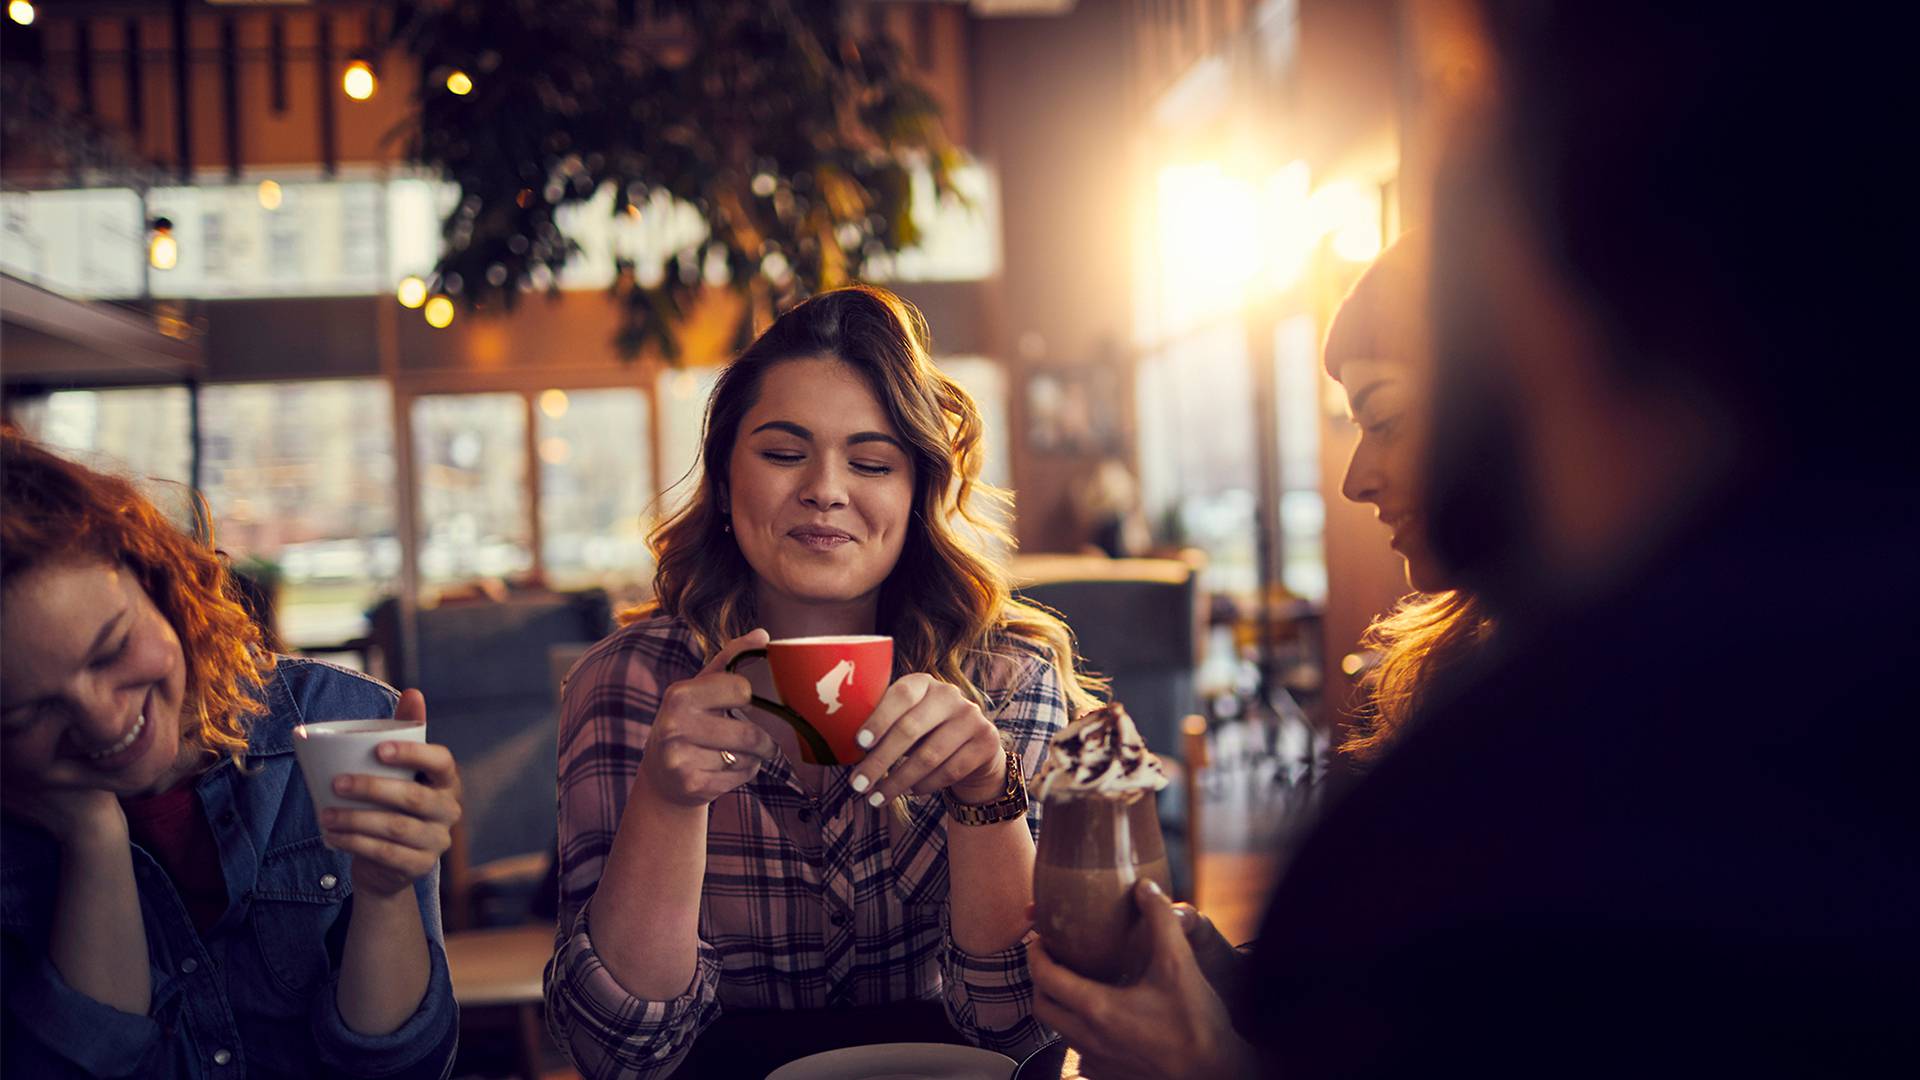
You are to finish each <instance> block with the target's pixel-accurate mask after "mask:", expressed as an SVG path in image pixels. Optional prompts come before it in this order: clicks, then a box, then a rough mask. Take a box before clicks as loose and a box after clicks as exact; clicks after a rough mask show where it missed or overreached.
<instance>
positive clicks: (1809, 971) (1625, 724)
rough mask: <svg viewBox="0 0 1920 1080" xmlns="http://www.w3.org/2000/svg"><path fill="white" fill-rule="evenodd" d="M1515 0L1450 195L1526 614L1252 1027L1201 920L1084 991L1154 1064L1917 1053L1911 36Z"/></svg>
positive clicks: (1464, 515)
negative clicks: (1900, 165) (1190, 942)
mask: <svg viewBox="0 0 1920 1080" xmlns="http://www.w3.org/2000/svg"><path fill="white" fill-rule="evenodd" d="M1481 7H1482V9H1483V14H1484V16H1485V21H1486V28H1487V31H1488V37H1489V41H1490V44H1491V55H1492V57H1493V59H1494V69H1495V70H1494V72H1493V76H1494V81H1495V83H1496V85H1497V87H1498V91H1497V100H1496V101H1495V102H1494V103H1493V104H1492V106H1491V107H1490V108H1489V109H1487V111H1486V114H1485V115H1484V116H1482V117H1480V118H1479V119H1480V123H1478V124H1477V125H1474V126H1472V127H1470V128H1468V129H1466V130H1464V131H1463V132H1462V134H1461V136H1460V137H1459V138H1458V139H1457V140H1456V141H1455V143H1454V145H1453V146H1452V147H1451V149H1450V156H1449V160H1448V163H1447V166H1446V168H1445V169H1444V170H1443V176H1442V180H1441V185H1440V190H1439V192H1438V193H1437V201H1436V209H1435V228H1434V231H1433V244H1432V247H1433V252H1434V260H1435V265H1434V267H1433V273H1432V281H1433V288H1434V305H1433V310H1434V334H1435V338H1436V353H1437V355H1436V358H1435V361H1436V379H1435V402H1434V416H1433V452H1432V458H1431V459H1432V461H1433V465H1432V467H1431V476H1430V477H1429V484H1428V488H1427V490H1428V494H1429V498H1430V519H1429V528H1430V536H1429V541H1430V543H1431V546H1432V548H1433V551H1434V554H1435V555H1436V557H1438V558H1439V559H1441V560H1443V561H1444V562H1445V563H1446V564H1447V565H1448V567H1449V568H1450V571H1451V573H1452V574H1453V575H1454V577H1455V579H1456V580H1458V581H1459V582H1461V583H1462V584H1463V585H1464V586H1465V587H1467V588H1470V589H1471V590H1473V592H1474V593H1475V595H1477V596H1479V597H1481V598H1482V599H1483V600H1484V601H1485V602H1486V605H1487V608H1488V612H1489V614H1490V616H1491V617H1492V618H1493V620H1494V625H1495V627H1496V630H1495V632H1494V634H1493V636H1492V638H1491V640H1490V641H1489V643H1488V647H1487V649H1486V650H1485V651H1484V652H1483V653H1482V654H1481V655H1480V657H1479V659H1478V660H1477V662H1476V663H1474V664H1472V665H1469V666H1468V667H1467V668H1466V669H1463V670H1461V671H1458V672H1455V673H1453V676H1452V677H1451V678H1450V679H1449V680H1448V683H1449V685H1444V686H1439V687H1436V688H1434V690H1433V692H1432V693H1431V694H1430V695H1428V696H1427V697H1426V698H1425V699H1424V702H1425V703H1424V705H1423V706H1422V708H1421V710H1420V715H1419V716H1418V717H1416V720H1417V722H1416V723H1414V724H1410V725H1408V727H1407V728H1406V730H1405V732H1404V734H1403V735H1402V737H1400V738H1399V739H1397V740H1396V741H1395V743H1394V745H1393V746H1392V748H1391V749H1390V750H1389V752H1388V753H1387V754H1385V755H1384V757H1383V758H1382V760H1380V761H1379V762H1378V764H1377V765H1376V766H1375V767H1374V769H1373V770H1372V772H1371V774H1370V775H1369V776H1368V777H1367V778H1366V779H1365V781H1364V782H1362V783H1360V784H1359V785H1357V786H1356V787H1355V788H1354V789H1353V790H1352V791H1351V792H1350V793H1349V794H1348V795H1347V797H1345V798H1344V799H1342V800H1340V801H1339V802H1338V803H1337V804H1335V805H1333V806H1332V807H1330V808H1329V810H1328V812H1327V814H1326V816H1325V817H1324V818H1323V820H1322V821H1321V822H1320V824H1319V826H1318V827H1317V828H1316V830H1315V832H1314V833H1313V835H1312V836H1311V837H1310V838H1309V839H1308V840H1307V841H1306V842H1305V844H1304V846H1303V847H1302V849H1301V850H1300V852H1299V854H1298V856H1297V857H1296V859H1295V860H1294V861H1293V863H1292V864H1291V865H1290V866H1289V868H1288V870H1287V872H1286V874H1285V876H1284V878H1283V880H1282V881H1281V882H1280V884H1279V886H1278V889H1277V892H1276V894H1275V896H1274V900H1273V904H1272V907H1271V909H1270V911H1269V914H1268V917H1267V920H1266V923H1265V926H1264V928H1263V930H1262V933H1261V936H1260V941H1259V947H1258V949H1257V950H1256V951H1255V954H1254V959H1253V961H1252V970H1251V971H1250V972H1249V973H1248V976H1249V977H1248V979H1247V984H1248V987H1247V991H1246V992H1245V994H1244V995H1243V996H1241V997H1240V999H1239V1000H1238V1001H1236V1002H1234V1003H1233V1006H1234V1008H1233V1018H1234V1021H1235V1026H1236V1027H1237V1028H1238V1030H1239V1032H1240V1033H1241V1034H1242V1035H1244V1036H1245V1037H1246V1039H1247V1040H1249V1041H1250V1042H1251V1044H1252V1045H1251V1047H1250V1048H1249V1047H1247V1046H1246V1045H1245V1044H1243V1043H1240V1042H1238V1041H1237V1040H1235V1039H1234V1038H1232V1037H1231V1036H1230V1034H1229V1033H1225V1032H1223V1031H1222V1030H1221V1027H1220V1024H1221V1019H1220V1017H1218V1016H1217V1015H1216V1014H1215V1012H1213V1011H1210V1010H1209V1009H1208V1008H1206V1007H1205V1001H1204V986H1198V987H1196V980H1195V979H1194V977H1193V976H1194V970H1193V965H1192V962H1191V956H1190V954H1188V955H1186V956H1182V955H1180V950H1178V949H1177V948H1175V949H1169V950H1168V951H1169V953H1171V954H1172V958H1171V959H1170V960H1168V961H1166V962H1164V963H1162V964H1160V965H1159V966H1158V967H1157V968H1156V970H1155V971H1154V972H1152V973H1150V974H1149V976H1148V981H1147V982H1145V983H1143V984H1141V985H1140V986H1138V987H1134V988H1131V989H1129V990H1126V991H1116V992H1114V995H1115V996H1113V997H1111V998H1103V999H1099V1000H1092V999H1088V1000H1082V1001H1080V1002H1078V1003H1077V1005H1078V1008H1077V1009H1076V1010H1075V1011H1074V1012H1073V1013H1072V1014H1071V1016H1072V1017H1075V1018H1077V1022H1079V1023H1081V1024H1083V1027H1082V1031H1083V1033H1084V1034H1088V1035H1093V1036H1095V1037H1096V1041H1097V1038H1098V1037H1100V1036H1112V1038H1111V1039H1110V1040H1109V1041H1107V1043H1106V1044H1105V1045H1102V1046H1099V1047H1097V1048H1095V1049H1098V1050H1100V1051H1101V1052H1102V1056H1103V1057H1105V1058H1107V1059H1109V1060H1121V1061H1123V1062H1125V1063H1126V1064H1125V1065H1124V1066H1122V1067H1120V1071H1119V1072H1117V1073H1116V1075H1119V1074H1122V1073H1126V1072H1132V1073H1133V1074H1136V1075H1183V1074H1192V1075H1200V1074H1207V1075H1221V1074H1223V1073H1224V1072H1225V1071H1227V1070H1229V1069H1239V1070H1241V1071H1247V1072H1259V1073H1262V1074H1265V1075H1273V1076H1287V1077H1297V1076H1325V1075H1333V1074H1339V1075H1384V1074H1394V1075H1398V1074H1412V1073H1418V1074H1421V1075H1487V1074H1489V1073H1497V1074H1515V1073H1525V1074H1529V1075H1540V1076H1564V1075H1568V1074H1586V1073H1591V1074H1604V1075H1615V1076H1618V1075H1726V1076H1751V1075H1756V1074H1765V1075H1780V1074H1784V1075H1821V1076H1828V1075H1857V1074H1860V1073H1863V1072H1878V1071H1883V1070H1887V1069H1889V1068H1896V1069H1897V1068H1899V1067H1900V1063H1902V1062H1906V1063H1909V1065H1908V1066H1907V1067H1910V1062H1911V1061H1912V1060H1913V1055H1912V1050H1913V1041H1914V1039H1915V1036H1914V1034H1913V1032H1914V1028H1915V1025H1914V1023H1913V1015H1914V1014H1913V1010H1912V1000H1913V985H1914V972H1915V971H1916V970H1920V853H1917V852H1920V845H1916V843H1915V841H1916V836H1915V830H1914V828H1913V826H1912V821H1913V820H1914V813H1913V809H1912V800H1911V797H1910V795H1909V794H1908V792H1909V791H1910V790H1911V788H1912V781H1911V779H1910V778H1909V775H1908V774H1909V773H1910V772H1911V763H1912V762H1913V761H1914V760H1915V749H1916V742H1917V740H1916V736H1915V732H1914V721H1913V713H1914V709H1913V706H1912V704H1911V703H1910V702H1909V701H1907V691H1906V687H1907V686H1909V685H1910V683H1911V680H1910V677H1909V676H1908V673H1909V672H1911V671H1913V670H1915V668H1916V667H1917V666H1920V644H1917V643H1916V635H1915V631H1914V629H1913V619H1912V617H1911V614H1910V613H1911V612H1912V611H1913V610H1915V606H1916V603H1920V586H1917V584H1916V574H1915V569H1914V566H1913V561H1914V558H1915V555H1916V553H1920V533H1917V530H1916V519H1917V515H1916V512H1915V510H1916V491H1915V483H1914V479H1913V467H1912V461H1913V453H1912V447H1911V444H1910V443H1911V436H1910V435H1908V434H1907V432H1909V431H1910V430H1911V423H1910V422H1909V421H1908V420H1906V419H1905V417H1904V414H1905V413H1906V411H1907V407H1906V401H1905V397H1904V395H1903V394H1901V393H1900V392H1899V391H1897V390H1896V389H1895V387H1897V386H1899V385H1901V384H1903V382H1904V380H1903V379H1901V378H1900V376H1902V375H1904V374H1905V369H1906V368H1907V367H1909V366H1910V365H1911V360H1910V357H1911V354H1912V348H1911V346H1910V344H1907V343H1906V342H1905V341H1904V335H1899V334H1896V332H1895V329H1896V327H1895V320H1896V318H1897V316H1896V313H1897V312H1901V311H1903V310H1905V309H1906V308H1907V307H1909V306H1910V304H1909V302H1906V301H1904V300H1903V298H1902V295H1901V294H1902V293H1904V292H1905V291H1906V285H1905V281H1906V279H1908V278H1910V277H1911V273H1910V272H1900V273H1895V272H1893V271H1892V270H1891V268H1889V267H1886V266H1885V265H1884V263H1885V262H1887V261H1888V258H1889V255H1888V253H1902V254H1904V253H1905V252H1907V251H1909V250H1911V248H1912V244H1911V232H1912V216H1911V214H1909V213H1907V212H1906V211H1905V210H1904V209H1903V206H1904V205H1905V203H1906V196H1905V195H1904V194H1903V193H1901V192H1899V191H1898V190H1897V189H1896V187H1895V185H1896V184H1897V183H1898V181H1897V179H1896V178H1897V177H1898V176H1899V172H1898V170H1896V169H1894V168H1893V167H1892V165H1891V163H1890V162H1889V161H1888V160H1887V158H1888V156H1889V155H1890V154H1891V153H1892V152H1893V151H1892V150H1891V149H1890V144H1889V143H1888V141H1887V133H1888V132H1889V131H1890V130H1892V128H1890V127H1889V126H1888V125H1889V124H1890V123H1891V122H1892V121H1891V119H1890V118H1889V117H1887V116H1885V115H1884V114H1885V113H1886V111H1887V110H1888V108H1889V107H1890V106H1891V104H1892V102H1893V101H1894V100H1895V99H1894V97H1893V95H1892V92H1891V87H1892V83H1893V80H1894V78H1895V74H1896V71H1897V69H1896V68H1895V67H1894V65H1893V64H1892V63H1891V62H1890V57H1889V55H1888V53H1889V51H1890V50H1891V48H1892V47H1893V46H1892V45H1891V41H1892V37H1891V36H1890V35H1888V34H1886V33H1884V32H1877V31H1876V30H1875V29H1874V28H1872V27H1865V26H1859V25H1856V24H1855V23H1853V22H1843V21H1842V20H1839V19H1837V18H1835V17H1833V16H1832V15H1830V14H1824V13H1822V14H1816V13H1809V12H1805V11H1801V12H1798V13H1791V12H1785V11H1782V12H1778V13H1776V12H1774V11H1771V10H1769V9H1767V8H1765V7H1763V6H1758V5H1733V4H1699V5H1687V6H1686V9H1685V10H1684V11H1681V10H1679V7H1680V6H1678V5H1675V6H1673V9H1672V10H1669V6H1668V5H1656V4H1650V3H1615V4H1607V5H1594V4H1571V3H1568V4H1548V3H1537V2H1520V0H1515V2H1512V3H1504V2H1493V0H1488V2H1486V3H1484V4H1482V5H1481ZM1896 290H1897V291H1896ZM1143 906H1144V907H1145V908H1146V909H1147V912H1148V915H1149V917H1150V918H1153V919H1155V920H1156V921H1157V925H1158V926H1160V928H1161V930H1162V933H1161V934H1160V935H1159V936H1158V938H1157V939H1156V940H1157V941H1158V942H1160V943H1162V944H1171V945H1177V944H1178V943H1179V942H1180V936H1179V934H1178V933H1177V932H1167V930H1168V927H1170V926H1171V925H1172V915H1171V913H1170V912H1169V911H1168V910H1167V909H1166V908H1165V904H1164V901H1161V900H1154V899H1147V898H1143ZM1035 983H1036V986H1037V988H1038V989H1039V990H1040V992H1041V998H1040V1005H1039V1008H1038V1012H1039V1014H1040V1016H1041V1017H1042V1019H1043V1020H1047V1021H1048V1022H1050V1023H1055V1024H1056V1025H1057V1026H1062V1028H1063V1030H1064V1029H1065V1026H1064V1023H1063V1022H1062V1019H1063V1018H1062V1017H1060V1015H1059V1013H1058V1012H1057V1009H1056V1005H1055V1004H1054V1003H1053V1002H1052V1001H1051V1000H1050V998H1049V993H1050V986H1049V982H1048V980H1047V978H1046V977H1045V976H1044V974H1043V969H1042V965H1041V964H1039V963H1036V964H1035ZM1143 1013H1144V1014H1147V1015H1142V1014H1143ZM1128 1014H1130V1016H1128ZM1129 1026H1130V1027H1131V1028H1132V1029H1133V1030H1136V1031H1140V1032H1148V1033H1150V1034H1148V1035H1143V1036H1140V1037H1137V1038H1132V1039H1129V1038H1128V1037H1126V1036H1124V1035H1116V1034H1115V1033H1117V1032H1121V1031H1122V1030H1123V1029H1126V1028H1128V1027H1129ZM1165 1047H1174V1048H1176V1049H1178V1050H1179V1051H1181V1052H1176V1053H1160V1052H1159V1051H1160V1050H1162V1049H1164V1048H1165ZM1082 1049H1083V1050H1087V1049H1088V1047H1086V1046H1083V1047H1082ZM1236 1052H1237V1053H1236Z"/></svg>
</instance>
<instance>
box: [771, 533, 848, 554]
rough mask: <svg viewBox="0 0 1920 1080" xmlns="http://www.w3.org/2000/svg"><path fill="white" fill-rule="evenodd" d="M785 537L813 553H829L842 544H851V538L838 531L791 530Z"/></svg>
mask: <svg viewBox="0 0 1920 1080" xmlns="http://www.w3.org/2000/svg"><path fill="white" fill-rule="evenodd" d="M787 535H788V536H790V537H792V538H793V539H795V540H798V541H799V542H800V543H802V544H804V545H806V546H807V547H810V548H812V549H814V550H815V551H831V550H833V549H834V548H837V547H839V546H840V545H842V544H851V543H853V537H852V536H851V535H850V534H848V533H844V532H841V531H840V530H839V529H810V528H802V529H791V530H789V531H788V532H787Z"/></svg>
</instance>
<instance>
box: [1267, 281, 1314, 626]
mask: <svg viewBox="0 0 1920 1080" xmlns="http://www.w3.org/2000/svg"><path fill="white" fill-rule="evenodd" d="M1318 344H1319V342H1318V338H1317V332H1316V328H1315V325H1314V321H1313V319H1312V318H1311V317H1309V316H1306V315H1298V316H1295V317H1294V318H1291V319H1287V320H1286V321H1284V322H1282V323H1281V324H1280V325H1279V326H1278V327H1277V328H1276V329H1275V331H1274V341H1273V383H1274V390H1275V396H1276V398H1277V399H1278V410H1279V414H1280V415H1279V421H1280V432H1279V436H1280V580H1281V583H1282V584H1284V585H1286V587H1287V590H1288V591H1289V592H1291V593H1293V594H1294V595H1295V596H1299V597H1302V598H1304V599H1307V600H1312V601H1315V602H1316V603H1317V602H1321V601H1324V600H1326V598H1327V552H1326V519H1327V506H1326V499H1325V497H1324V496H1323V495H1321V493H1320V392H1321V390H1320V388H1321V385H1322V381H1323V380H1324V379H1326V375H1325V374H1324V373H1323V372H1322V371H1321V370H1320V360H1319V351H1320V350H1319V348H1318Z"/></svg>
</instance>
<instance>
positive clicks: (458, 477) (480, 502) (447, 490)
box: [413, 394, 533, 585]
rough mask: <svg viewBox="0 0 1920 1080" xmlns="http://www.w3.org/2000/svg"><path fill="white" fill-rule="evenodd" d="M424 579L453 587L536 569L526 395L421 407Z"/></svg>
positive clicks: (416, 437) (473, 397)
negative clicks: (453, 585)
mask: <svg viewBox="0 0 1920 1080" xmlns="http://www.w3.org/2000/svg"><path fill="white" fill-rule="evenodd" d="M413 449H414V460H415V467H416V469H417V470H418V473H419V478H420V482H419V492H420V513H419V523H418V524H419V533H420V579H421V581H422V582H423V583H424V584H427V585H445V584H449V583H452V582H458V581H470V580H473V579H475V578H496V577H506V576H508V575H511V574H517V573H522V572H524V571H526V570H528V569H530V568H531V567H532V566H533V545H532V539H533V538H532V536H531V528H532V527H531V518H532V515H531V514H530V513H529V512H528V511H529V507H528V506H527V412H526V401H525V399H524V398H522V397H521V396H520V395H519V394H443V395H434V396H430V397H422V398H418V399H416V400H415V401H414V403H413Z"/></svg>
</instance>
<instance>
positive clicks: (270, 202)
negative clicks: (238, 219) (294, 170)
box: [260, 180, 282, 210]
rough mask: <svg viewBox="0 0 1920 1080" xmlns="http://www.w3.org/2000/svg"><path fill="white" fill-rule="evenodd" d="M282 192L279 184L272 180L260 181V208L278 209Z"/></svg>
mask: <svg viewBox="0 0 1920 1080" xmlns="http://www.w3.org/2000/svg"><path fill="white" fill-rule="evenodd" d="M281 198H282V192H281V191H280V185H279V183H278V182H276V181H273V180H262V181H260V208H261V209H262V210H278V209H280V201H281Z"/></svg>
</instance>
